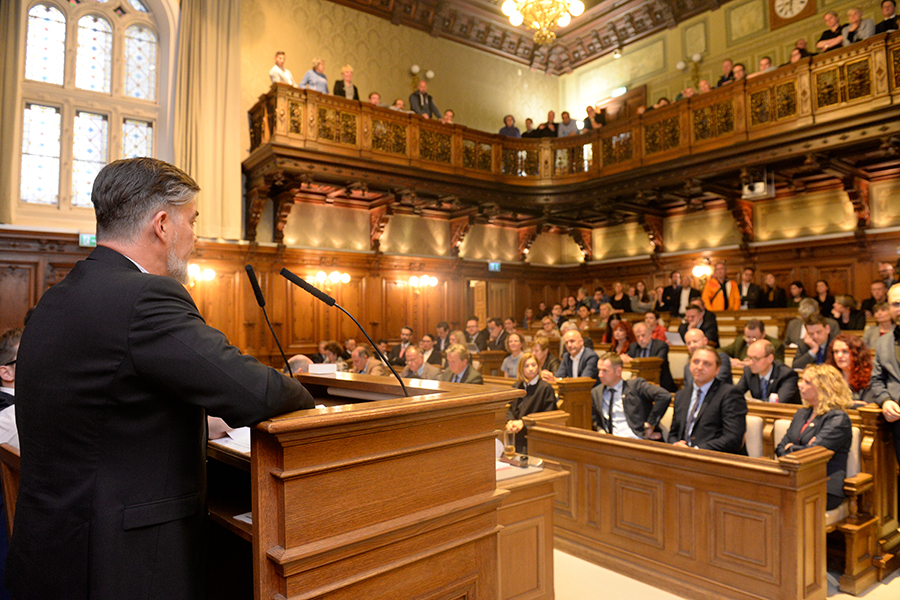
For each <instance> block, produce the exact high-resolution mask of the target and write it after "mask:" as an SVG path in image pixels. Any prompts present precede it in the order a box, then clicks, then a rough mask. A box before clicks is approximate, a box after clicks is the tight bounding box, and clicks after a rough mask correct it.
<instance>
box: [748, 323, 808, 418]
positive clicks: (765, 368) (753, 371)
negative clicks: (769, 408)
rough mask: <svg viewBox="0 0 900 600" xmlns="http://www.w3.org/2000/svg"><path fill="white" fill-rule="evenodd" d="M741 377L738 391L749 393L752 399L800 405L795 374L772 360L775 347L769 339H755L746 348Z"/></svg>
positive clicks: (778, 361)
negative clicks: (744, 364)
mask: <svg viewBox="0 0 900 600" xmlns="http://www.w3.org/2000/svg"><path fill="white" fill-rule="evenodd" d="M744 362H745V363H746V365H747V366H745V367H744V374H743V375H741V380H740V381H738V384H737V388H738V391H739V392H741V393H742V394H746V393H747V392H750V396H751V397H752V398H753V399H754V400H760V401H762V402H778V403H787V404H800V389H799V387H798V385H797V381H798V375H797V372H796V371H794V370H793V369H791V368H790V367H789V366H787V365H786V364H784V363H783V362H781V361H780V360H776V359H775V348H774V346H773V345H772V343H771V342H770V341H769V340H768V339H764V340H757V341H755V342H753V343H752V344H750V347H749V348H748V349H747V359H746V361H744Z"/></svg>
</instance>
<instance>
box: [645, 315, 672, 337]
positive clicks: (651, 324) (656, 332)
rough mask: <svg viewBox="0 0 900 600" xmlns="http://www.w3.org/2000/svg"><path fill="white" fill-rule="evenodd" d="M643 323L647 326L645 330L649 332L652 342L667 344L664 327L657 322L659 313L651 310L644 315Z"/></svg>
mask: <svg viewBox="0 0 900 600" xmlns="http://www.w3.org/2000/svg"><path fill="white" fill-rule="evenodd" d="M644 323H645V324H646V325H647V328H648V329H649V330H650V337H651V338H652V339H654V340H659V341H661V342H665V343H666V344H668V340H667V338H666V327H665V325H663V324H662V323H660V321H659V313H658V312H656V311H655V310H651V311H650V312H648V313H647V314H645V315H644Z"/></svg>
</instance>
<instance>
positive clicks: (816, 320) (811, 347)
mask: <svg viewBox="0 0 900 600" xmlns="http://www.w3.org/2000/svg"><path fill="white" fill-rule="evenodd" d="M803 324H804V325H806V335H805V336H804V337H803V341H801V342H800V343H799V344H798V345H797V355H796V356H795V357H794V362H793V363H791V368H793V369H794V370H800V369H802V368H803V367H805V366H806V365H811V364H816V365H821V364H822V363H824V362H825V353H826V351H827V350H828V344H830V343H831V340H833V339H834V338H835V336H837V334H838V332H837V331H833V330H832V328H831V324H830V323H828V321H826V320H825V317H823V316H822V315H819V314H814V315H810V316H809V317H807V318H806V320H805V321H804V322H803Z"/></svg>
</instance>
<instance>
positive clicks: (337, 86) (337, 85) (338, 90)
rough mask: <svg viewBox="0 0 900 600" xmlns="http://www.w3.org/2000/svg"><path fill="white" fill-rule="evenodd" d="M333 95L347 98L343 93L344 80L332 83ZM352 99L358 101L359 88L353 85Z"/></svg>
mask: <svg viewBox="0 0 900 600" xmlns="http://www.w3.org/2000/svg"><path fill="white" fill-rule="evenodd" d="M334 95H335V96H340V97H341V98H346V97H347V96H346V95H345V93H344V80H343V79H340V80H338V81H335V82H334ZM353 99H354V100H359V86H358V85H356V84H354V85H353Z"/></svg>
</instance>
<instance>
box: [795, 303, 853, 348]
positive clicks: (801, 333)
mask: <svg viewBox="0 0 900 600" xmlns="http://www.w3.org/2000/svg"><path fill="white" fill-rule="evenodd" d="M797 314H798V315H799V316H798V317H797V318H795V319H791V320H790V321H788V324H787V327H785V328H784V345H785V346H790V345H791V344H793V345H794V346H800V344H802V343H803V338H804V337H806V325H805V324H804V321H805V320H806V318H807V317H809V316H811V315H814V314H819V302H818V300H816V299H815V298H803V299H802V300H801V301H800V304H799V305H798V306H797ZM825 322H826V323H828V326H829V327H830V328H831V334H832V337H834V336H836V335H837V334H838V331H839V330H840V325H838V322H837V321H835V320H834V319H832V318H831V317H825Z"/></svg>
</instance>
